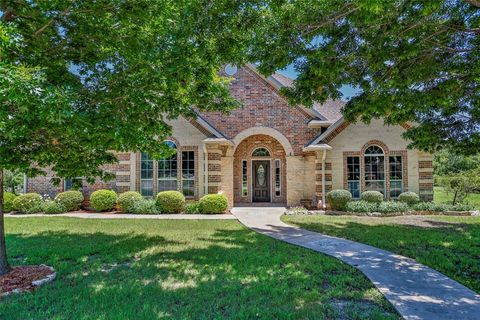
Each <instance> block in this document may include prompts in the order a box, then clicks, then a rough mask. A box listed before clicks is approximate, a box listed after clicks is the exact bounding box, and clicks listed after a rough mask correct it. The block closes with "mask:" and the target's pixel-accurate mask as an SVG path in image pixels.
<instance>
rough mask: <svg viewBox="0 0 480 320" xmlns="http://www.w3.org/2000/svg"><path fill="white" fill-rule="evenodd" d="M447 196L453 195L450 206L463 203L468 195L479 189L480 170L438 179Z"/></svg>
mask: <svg viewBox="0 0 480 320" xmlns="http://www.w3.org/2000/svg"><path fill="white" fill-rule="evenodd" d="M439 182H440V185H441V186H442V187H443V188H444V189H445V191H446V192H447V194H453V199H452V204H453V205H455V204H456V203H458V202H463V201H464V200H465V199H466V198H467V196H468V195H469V194H470V193H473V192H475V191H476V190H478V189H479V188H480V170H479V169H477V170H470V171H464V172H462V173H459V174H456V175H447V176H442V177H439Z"/></svg>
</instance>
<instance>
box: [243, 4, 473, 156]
mask: <svg viewBox="0 0 480 320" xmlns="http://www.w3.org/2000/svg"><path fill="white" fill-rule="evenodd" d="M253 2H255V1H253ZM263 3H265V4H264V5H263V6H262V5H260V4H259V8H261V10H262V12H263V15H262V17H263V20H262V21H263V24H262V26H263V27H262V28H258V30H256V31H255V33H254V34H255V39H254V40H255V41H254V42H253V44H252V48H251V50H250V53H251V54H250V57H251V58H250V59H251V60H252V61H258V63H259V69H260V71H261V72H262V73H264V74H266V75H267V74H271V73H272V72H274V71H276V70H278V69H283V68H285V67H286V66H288V65H290V64H293V66H294V69H295V71H297V72H298V78H297V79H296V80H295V82H294V88H291V89H285V93H286V94H287V96H288V97H289V99H290V101H291V102H292V103H300V104H304V105H312V103H313V102H314V101H320V102H323V101H325V100H326V99H327V98H340V97H341V93H340V89H341V88H342V86H345V85H349V86H353V87H355V88H357V89H358V90H359V93H358V94H357V95H356V96H354V97H353V98H352V99H351V100H350V101H348V103H347V105H346V106H345V109H344V111H343V114H344V116H345V117H346V118H347V119H348V120H351V121H354V120H363V121H365V122H368V121H370V120H371V119H372V118H383V119H384V120H385V122H386V123H387V124H398V123H405V122H407V123H412V124H414V125H413V127H412V128H411V129H410V130H408V131H407V132H406V134H405V137H406V138H408V139H410V140H411V146H412V147H416V148H419V149H422V150H426V151H435V150H437V149H440V148H442V147H444V146H451V147H452V148H453V149H455V151H457V152H461V153H464V154H469V153H475V152H477V151H478V150H480V81H479V76H478V75H479V74H480V3H479V1H476V0H466V1H465V0H445V1H424V0H414V1H407V0H401V1H390V0H385V1H370V0H325V1H310V0H297V1H284V0H271V1H266V2H263Z"/></svg>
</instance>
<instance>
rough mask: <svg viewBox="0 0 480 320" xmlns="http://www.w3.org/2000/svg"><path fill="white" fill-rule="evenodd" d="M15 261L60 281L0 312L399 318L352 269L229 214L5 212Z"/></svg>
mask: <svg viewBox="0 0 480 320" xmlns="http://www.w3.org/2000/svg"><path fill="white" fill-rule="evenodd" d="M6 230H7V246H8V253H9V257H10V261H11V262H12V264H14V265H20V264H41V263H45V264H47V265H51V266H53V267H55V269H56V270H57V272H58V276H57V279H56V280H55V281H54V282H53V283H51V284H48V285H46V286H44V287H41V288H39V289H38V290H36V291H35V292H34V293H27V294H21V295H13V296H9V297H7V298H5V299H2V300H0V319H254V318H255V319H257V318H258V319H332V318H342V319H392V318H393V319H397V318H398V314H397V313H396V312H395V311H394V310H393V308H392V306H391V305H390V304H389V303H388V302H387V301H386V300H385V299H384V298H383V296H382V295H381V294H380V293H379V291H378V290H376V288H374V286H373V285H372V283H371V282H369V281H368V280H367V279H366V277H364V276H363V275H362V274H361V273H360V272H359V271H357V270H355V269H354V268H352V267H350V266H348V265H346V264H343V263H342V262H340V261H338V260H336V259H333V258H331V257H327V256H324V255H322V254H318V253H316V252H313V251H310V250H307V249H303V248H300V247H296V246H292V245H289V244H286V243H282V242H280V241H277V240H273V239H270V238H268V237H265V236H262V235H259V234H257V233H255V232H252V231H250V230H248V229H246V228H244V227H243V226H241V225H240V224H239V223H238V222H236V221H225V220H216V221H196V220H190V221H185V220H182V221H179V220H177V221H174V220H93V219H92V220H87V219H75V218H62V217H52V218H33V217H31V218H21V219H20V218H7V219H6Z"/></svg>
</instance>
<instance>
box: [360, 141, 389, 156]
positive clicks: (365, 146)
mask: <svg viewBox="0 0 480 320" xmlns="http://www.w3.org/2000/svg"><path fill="white" fill-rule="evenodd" d="M371 146H379V147H380V148H382V149H383V153H384V154H385V155H387V154H388V152H389V151H390V150H389V149H388V147H387V145H386V144H385V143H383V142H382V141H380V140H370V141H368V142H367V143H365V144H364V145H363V147H362V151H361V152H362V153H361V154H362V156H363V155H364V154H365V150H367V148H368V147H371Z"/></svg>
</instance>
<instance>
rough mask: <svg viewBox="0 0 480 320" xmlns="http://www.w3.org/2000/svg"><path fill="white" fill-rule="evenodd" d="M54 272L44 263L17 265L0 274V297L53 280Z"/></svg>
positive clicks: (31, 288)
mask: <svg viewBox="0 0 480 320" xmlns="http://www.w3.org/2000/svg"><path fill="white" fill-rule="evenodd" d="M55 276H56V273H55V271H54V269H53V268H52V267H49V266H46V265H38V266H17V267H13V268H12V270H11V271H10V272H8V273H7V274H4V275H2V276H0V297H2V296H7V295H10V294H12V293H21V292H24V291H33V290H34V289H35V288H37V287H39V286H41V285H43V284H45V283H48V282H51V281H53V279H55Z"/></svg>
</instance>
